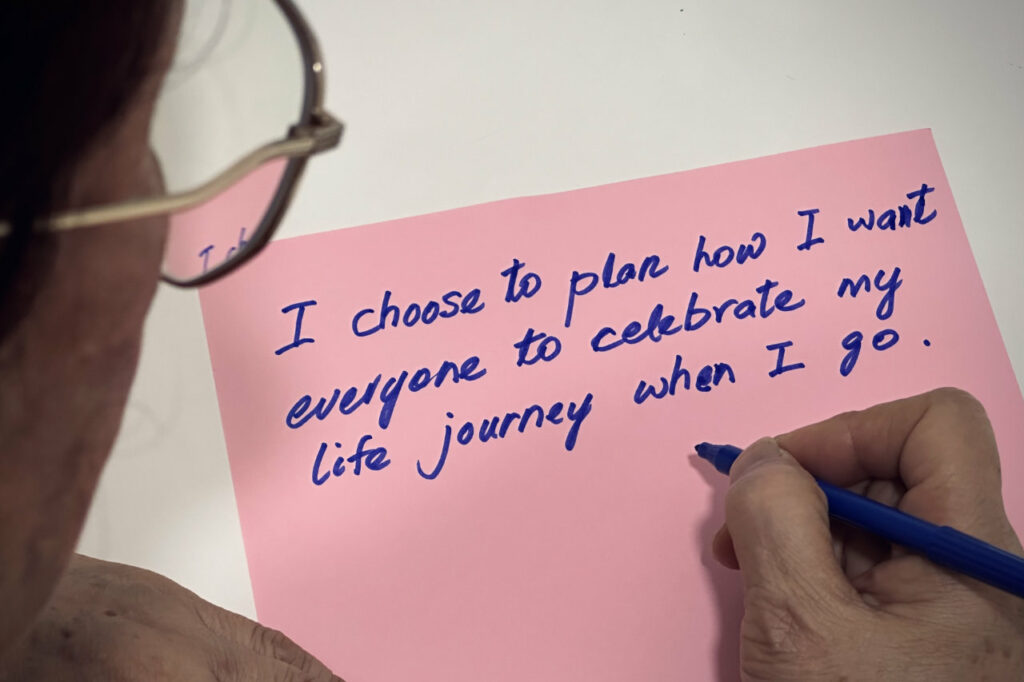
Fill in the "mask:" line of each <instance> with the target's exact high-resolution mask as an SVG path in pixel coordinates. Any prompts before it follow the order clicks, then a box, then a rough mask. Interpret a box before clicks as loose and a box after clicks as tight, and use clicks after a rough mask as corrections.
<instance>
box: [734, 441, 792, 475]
mask: <svg viewBox="0 0 1024 682" xmlns="http://www.w3.org/2000/svg"><path fill="white" fill-rule="evenodd" d="M782 456H783V454H782V450H781V449H780V448H779V444H778V443H776V442H775V439H774V438H762V439H761V440H759V441H757V442H756V443H754V444H753V445H751V446H750V447H748V448H747V449H746V450H744V451H743V452H742V453H741V454H740V456H739V457H737V458H736V461H735V462H734V463H733V465H732V470H731V471H730V476H729V478H730V480H732V481H734V482H735V481H737V480H739V478H740V477H741V476H744V475H746V474H748V473H750V471H752V470H753V469H756V468H757V467H758V466H760V465H761V464H764V463H765V462H770V461H772V460H776V459H779V458H781V457H782Z"/></svg>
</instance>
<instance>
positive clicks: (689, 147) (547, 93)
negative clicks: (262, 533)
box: [79, 0, 1024, 617]
mask: <svg viewBox="0 0 1024 682" xmlns="http://www.w3.org/2000/svg"><path fill="white" fill-rule="evenodd" d="M242 1H243V2H253V3H255V2H264V1H265V0H242ZM300 5H301V7H302V8H303V9H304V11H305V12H306V13H307V15H308V17H309V19H310V21H311V23H312V24H313V26H314V27H315V28H316V30H317V32H318V33H319V35H320V38H321V41H322V43H323V48H324V51H325V55H326V65H327V73H328V96H327V100H328V104H329V108H330V109H331V110H333V111H334V112H336V113H337V114H338V115H339V116H340V117H342V118H343V119H344V120H345V122H346V123H347V124H348V131H347V132H346V138H345V141H344V143H343V145H342V148H341V149H340V150H338V151H336V152H335V153H333V154H331V155H329V156H326V157H320V158H317V159H315V160H314V161H313V162H312V163H311V164H310V167H309V170H308V171H307V174H306V177H305V179H304V181H303V184H302V187H301V189H300V191H299V193H298V196H297V201H296V204H295V205H294V206H293V208H292V210H291V212H290V213H289V215H288V217H287V219H286V221H285V224H284V225H283V227H282V234H283V235H284V236H289V235H296V234H302V233H307V232H316V231H321V230H329V229H335V228H339V227H346V226H352V225H359V224H363V223H368V222H375V221H380V220H386V219H390V218H396V217H401V216H409V215H416V214H421V213H428V212H432V211H438V210H442V209H448V208H454V207H458V206H465V205H469V204H475V203H480V202H485V201H491V200H495V199H504V198H509V197H516V196H523V195H530V194H541V193H549V192H556V191H561V190H568V189H573V188H578V187H586V186H592V185H599V184H603V183H608V182H612V181H617V180H624V179H629V178H638V177H644V176H649V175H656V174H661V173H668V172H673V171H679V170H685V169H689V168H697V167H701V166H707V165H713V164H719V163H724V162H728V161H735V160H740V159H746V158H753V157H758V156H763V155H766V154H773V153H776V152H783V151H789V150H794V149H801V148H805V147H812V146H815V145H820V144H826V143H830V142H840V141H844V140H851V139H856V138H862V137H868V136H872V135H880V134H885V133H891V132H897V131H904V130H912V129H917V128H932V130H933V132H934V136H935V141H936V144H937V145H938V149H939V153H940V155H941V157H942V160H943V163H944V165H945V168H946V172H947V175H948V177H949V182H950V185H951V186H952V188H953V192H954V196H955V198H956V201H957V205H958V207H959V210H960V213H961V215H962V218H963V222H964V226H965V228H966V230H967V236H968V237H969V239H970V243H971V246H972V249H973V251H974V256H975V259H976V260H977V263H978V267H979V269H980V271H981V275H982V277H983V279H984V282H985V285H986V287H987V289H988V294H989V298H990V300H991V303H992V307H993V308H994V310H995V315H996V318H997V320H998V323H999V327H1000V330H1001V331H1002V334H1003V339H1004V341H1005V343H1006V346H1007V349H1008V350H1009V354H1010V358H1011V360H1012V362H1013V366H1014V368H1015V370H1016V373H1017V376H1018V382H1020V377H1024V315H1022V314H1021V310H1020V309H1021V304H1020V301H1019V297H1020V295H1021V293H1022V292H1024V272H1022V267H1024V218H1022V216H1024V39H1022V35H1024V3H1022V2H1020V0H979V1H978V2H970V3H968V2H962V1H958V0H957V1H954V0H868V1H862V2H855V3H847V2H842V3H841V2H837V1H815V0H786V1H776V0H735V1H733V2H724V1H722V0H718V1H715V2H712V1H711V0H699V1H693V0H634V1H632V2H621V1H617V0H511V1H507V2H500V3H499V2H489V1H487V0H434V1H433V2H429V3H426V2H419V3H416V2H405V1H399V0H372V1H371V0H361V1H359V2H357V1H355V0H302V1H301V2H300ZM235 11H238V9H237V7H236V8H235ZM79 549H80V551H82V552H84V553H87V554H91V555H94V556H99V557H102V558H106V559H111V560H115V561H123V562H126V563H131V564H135V565H139V566H143V567H146V568H149V569H152V570H155V571H158V572H160V573H163V574H165V575H167V576H169V577H171V578H172V579H174V580H176V581H178V582H180V583H181V584H183V585H185V586H186V587H188V588H190V589H192V590H194V591H195V592H197V593H198V594H199V595H201V596H202V597H204V598H206V599H209V600H210V601H213V602H214V603H217V604H219V605H222V606H224V607H226V608H229V609H232V610H234V611H238V612H240V613H243V614H245V615H248V616H250V617H253V616H255V609H254V606H253V598H252V590H251V586H250V582H249V576H248V571H247V568H246V561H245V554H244V550H243V546H242V536H241V531H240V527H239V521H238V512H237V509H236V507H235V500H234V492H233V489H232V485H231V477H230V472H229V469H228V460H227V453H226V450H225V446H224V437H223V432H222V429H221V425H220V418H219V414H218V408H217V399H216V395H215V392H214V384H213V377H212V374H211V370H210V360H209V355H208V354H207V348H206V342H205V338H204V332H203V327H202V320H201V316H200V312H199V303H198V297H197V294H196V293H195V292H194V291H192V292H183V291H179V290H175V289H172V288H169V287H166V286H162V287H161V289H160V291H159V292H158V294H157V296H156V300H155V302H154V304H153V308H152V311H151V313H150V316H149V320H148V323H147V327H146V336H145V342H144V345H143V353H142V360H141V364H140V366H139V371H138V377H137V379H136V382H135V386H134V388H133V390H132V393H131V396H130V400H129V404H128V408H127V412H126V414H125V419H124V423H123V425H122V428H121V433H120V436H119V438H118V441H117V444H116V446H115V448H114V452H113V454H112V456H111V458H110V461H109V463H108V464H107V467H106V470H105V472H104V474H103V479H102V482H101V485H100V488H99V492H98V493H97V495H96V498H95V500H94V502H93V507H92V511H91V513H90V516H89V519H88V521H87V523H86V528H85V531H84V533H83V535H82V538H81V541H80V546H79Z"/></svg>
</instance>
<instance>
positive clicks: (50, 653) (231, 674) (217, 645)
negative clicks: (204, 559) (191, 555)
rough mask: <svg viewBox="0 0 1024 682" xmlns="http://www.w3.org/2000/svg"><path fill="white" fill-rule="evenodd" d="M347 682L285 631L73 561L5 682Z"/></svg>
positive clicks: (159, 579)
mask: <svg viewBox="0 0 1024 682" xmlns="http://www.w3.org/2000/svg"><path fill="white" fill-rule="evenodd" d="M22 680H105V681H106V680H110V681H117V682H121V681H128V680H145V681H146V682H163V681H169V680H183V681H184V680H188V681H189V682H203V681H206V680H209V681H211V682H212V681H214V680H216V681H218V682H229V681H234V680H239V681H241V680H245V681H247V682H249V681H255V680H260V681H262V680H281V681H284V682H292V681H294V682H299V681H301V682H321V681H322V682H341V680H340V678H338V677H335V676H334V675H332V674H331V673H330V671H328V670H327V668H326V667H324V665H323V664H322V663H320V662H319V661H317V660H316V659H315V658H313V657H312V656H310V655H309V654H307V653H306V652H305V651H303V650H302V649H300V648H299V647H298V646H297V645H296V644H294V643H293V642H292V641H291V640H289V639H288V638H287V637H285V636H284V635H283V634H281V633H280V632H277V631H275V630H270V629H267V628H265V627H263V626H262V625H259V624H258V623H254V622H253V621H251V620H249V619H247V618H243V617H242V616H239V615H237V614H234V613H231V612H229V611H225V610H224V609H221V608H218V607H216V606H214V605H213V604H210V603H208V602H205V601H203V600H202V599H200V598H199V597H197V596H196V595H195V594H193V593H192V592H189V591H188V590H186V589H185V588H183V587H181V586H180V585H178V584H176V583H174V582H172V581H170V580H168V579H167V578H164V577H163V576H160V575H157V574H156V573H152V572H150V571H145V570H142V569H139V568H135V567H132V566H125V565H123V564H114V563H109V562H106V561H99V560H97V559H90V558H89V557H85V556H81V555H75V556H74V557H73V558H72V561H71V565H70V567H69V568H68V570H67V572H66V573H65V574H64V577H63V578H62V579H61V582H60V583H59V584H58V586H57V590H56V592H55V593H54V594H53V596H52V597H51V599H50V601H49V603H48V604H47V606H46V608H45V609H44V610H43V611H42V612H41V613H40V615H39V618H38V619H37V620H36V622H35V624H34V625H33V627H32V629H31V631H30V632H29V634H28V635H27V636H26V637H25V638H24V639H23V640H22V641H21V642H20V643H19V644H18V645H17V646H16V647H15V648H14V649H13V650H12V651H11V653H10V655H9V656H8V657H7V658H5V660H4V661H2V662H0V681H3V682H14V681H19V682H20V681H22Z"/></svg>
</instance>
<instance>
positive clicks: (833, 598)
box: [725, 438, 856, 610]
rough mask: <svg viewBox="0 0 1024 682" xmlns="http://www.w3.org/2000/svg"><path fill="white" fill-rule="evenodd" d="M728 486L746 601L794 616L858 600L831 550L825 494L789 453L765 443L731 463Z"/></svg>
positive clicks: (729, 523) (728, 505)
mask: <svg viewBox="0 0 1024 682" xmlns="http://www.w3.org/2000/svg"><path fill="white" fill-rule="evenodd" d="M730 479H731V484H730V487H729V492H728V493H727V494H726V501H725V518H726V525H727V526H728V529H729V534H730V535H731V536H732V543H733V548H734V549H735V552H736V559H737V560H738V562H739V566H740V569H741V570H742V572H743V583H744V586H745V587H746V589H747V591H748V594H750V593H752V592H754V591H756V592H757V593H758V594H759V595H760V597H763V598H767V599H768V600H770V602H771V603H774V604H787V605H789V606H790V607H791V608H798V609H799V607H800V606H801V605H802V604H803V603H804V602H806V605H807V606H812V605H814V604H817V607H820V608H826V609H831V608H833V607H835V606H838V605H839V604H840V603H842V602H848V601H849V600H852V599H855V598H856V592H855V591H854V589H853V587H852V586H851V585H850V583H849V581H848V580H847V579H846V576H845V575H844V574H843V572H842V569H841V568H840V566H839V562H838V561H837V559H836V556H835V553H834V552H833V549H832V533H831V531H830V529H829V518H828V508H827V504H826V502H825V495H824V493H823V492H822V491H821V488H819V487H818V484H817V483H815V481H814V479H813V478H812V477H811V475H810V474H808V473H807V471H805V470H804V469H803V467H801V466H800V464H799V463H798V462H797V461H796V460H795V459H793V457H792V456H791V455H790V454H789V453H787V452H785V451H784V450H782V449H780V448H779V445H778V443H776V442H775V440H774V439H772V438H763V439H761V440H759V441H757V442H756V443H754V444H753V445H751V446H750V447H748V448H747V449H746V450H744V451H743V453H742V454H741V455H740V456H739V457H738V458H737V459H736V462H735V463H734V464H733V466H732V470H731V473H730ZM812 608H814V607H813V606H812ZM800 610H802V609H800ZM814 610H817V608H814Z"/></svg>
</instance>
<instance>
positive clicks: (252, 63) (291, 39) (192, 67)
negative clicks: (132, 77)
mask: <svg viewBox="0 0 1024 682" xmlns="http://www.w3.org/2000/svg"><path fill="white" fill-rule="evenodd" d="M303 91H304V81H303V62H302V55H301V53H300V51H299V45H298V41H297V39H296V37H295V34H294V32H293V30H292V27H291V25H290V23H289V22H288V19H287V18H286V17H285V15H284V14H283V13H282V12H281V10H280V9H279V8H278V6H277V4H276V3H275V2H273V0H186V2H185V14H184V17H183V20H182V25H181V29H180V32H179V34H178V45H177V49H176V52H175V57H174V61H173V63H172V65H171V68H170V70H169V71H168V73H167V77H166V79H165V81H164V86H163V90H162V91H161V93H160V97H159V99H158V101H157V107H156V111H155V112H154V119H153V130H152V134H151V143H152V145H153V149H154V150H155V151H156V154H157V157H158V158H159V159H160V162H161V165H162V168H163V173H164V178H165V182H166V185H167V191H168V192H171V193H175V192H180V191H182V190H187V189H192V188H194V187H196V186H197V185H200V184H203V183H205V182H207V181H208V180H210V179H211V178H213V177H215V176H217V175H218V174H220V173H221V172H222V171H224V170H225V169H226V168H228V167H229V166H231V164H233V163H234V162H235V161H237V160H238V159H239V158H241V157H243V156H245V155H246V154H249V153H250V152H252V151H253V150H254V149H256V148H258V147H260V146H262V145H264V144H267V143H269V142H273V141H276V140H279V139H281V138H283V137H285V136H287V134H288V130H289V128H290V127H291V126H292V125H294V124H295V123H296V122H298V121H299V120H300V118H301V114H302V111H301V109H302V97H303Z"/></svg>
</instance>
